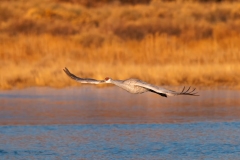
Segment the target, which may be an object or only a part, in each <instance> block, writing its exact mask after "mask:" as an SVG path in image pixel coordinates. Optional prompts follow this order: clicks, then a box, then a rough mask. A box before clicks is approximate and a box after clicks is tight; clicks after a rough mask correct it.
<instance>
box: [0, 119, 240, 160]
mask: <svg viewBox="0 0 240 160" xmlns="http://www.w3.org/2000/svg"><path fill="white" fill-rule="evenodd" d="M239 128H240V122H222V123H219V122H218V123H206V122H203V123H201V122H200V123H183V124H131V125H128V124H112V125H53V126H1V127H0V142H1V144H0V158H1V159H239V155H240V129H239Z"/></svg>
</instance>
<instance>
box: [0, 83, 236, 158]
mask: <svg viewBox="0 0 240 160" xmlns="http://www.w3.org/2000/svg"><path fill="white" fill-rule="evenodd" d="M199 94H200V97H187V96H178V97H169V98H164V97H160V96H159V95H155V94H152V93H146V94H141V95H132V94H129V93H127V92H125V91H123V90H121V89H119V88H116V87H109V88H103V89H102V88H94V87H90V86H86V87H81V88H66V89H51V88H29V89H24V90H13V91H1V92H0V159H91V160H92V159H238V158H239V155H240V101H239V99H240V92H239V91H230V90H204V91H200V92H199Z"/></svg>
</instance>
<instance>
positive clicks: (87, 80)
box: [63, 67, 105, 84]
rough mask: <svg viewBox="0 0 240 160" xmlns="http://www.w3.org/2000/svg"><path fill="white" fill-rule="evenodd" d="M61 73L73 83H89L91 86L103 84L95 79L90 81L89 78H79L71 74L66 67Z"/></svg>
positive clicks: (102, 81)
mask: <svg viewBox="0 0 240 160" xmlns="http://www.w3.org/2000/svg"><path fill="white" fill-rule="evenodd" d="M63 71H64V72H65V73H66V74H67V75H68V76H69V77H70V78H72V79H74V80H75V81H78V82H80V83H91V84H100V83H105V81H104V80H96V79H90V78H80V77H77V76H75V75H74V74H72V73H71V72H70V71H69V70H68V69H67V68H66V67H65V69H63Z"/></svg>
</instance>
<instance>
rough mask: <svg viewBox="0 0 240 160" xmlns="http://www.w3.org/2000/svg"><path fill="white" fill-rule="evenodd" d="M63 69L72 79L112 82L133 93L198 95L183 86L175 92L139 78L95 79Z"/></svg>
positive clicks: (97, 82) (95, 82)
mask: <svg viewBox="0 0 240 160" xmlns="http://www.w3.org/2000/svg"><path fill="white" fill-rule="evenodd" d="M63 71H64V72H65V73H66V74H67V75H68V76H69V77H70V78H72V79H74V80H76V81H78V82H80V83H91V84H101V83H112V84H114V85H116V86H118V87H120V88H122V89H124V90H126V91H128V92H129V93H133V94H140V93H144V92H153V93H156V94H159V95H160V96H163V97H167V96H176V95H189V96H198V95H197V93H196V92H194V91H195V89H191V87H189V88H188V89H185V87H184V88H183V90H182V92H175V91H171V90H168V89H164V88H162V87H159V86H155V85H152V84H149V83H147V82H144V81H141V80H139V79H133V78H131V79H127V80H113V79H111V78H108V77H106V78H105V80H95V79H91V78H80V77H77V76H75V75H74V74H72V73H71V72H70V71H69V70H68V69H67V68H65V69H63Z"/></svg>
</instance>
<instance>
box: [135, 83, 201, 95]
mask: <svg viewBox="0 0 240 160" xmlns="http://www.w3.org/2000/svg"><path fill="white" fill-rule="evenodd" d="M135 85H136V86H140V87H144V88H146V89H148V90H149V91H150V92H154V93H156V94H159V95H161V96H163V97H167V96H177V95H189V96H199V95H197V92H194V91H195V89H196V88H194V89H191V87H189V88H188V89H185V87H183V90H182V91H181V92H176V91H172V90H168V89H165V88H162V87H159V86H155V85H152V84H149V83H147V82H143V81H140V80H139V81H137V82H136V84H135Z"/></svg>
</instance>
